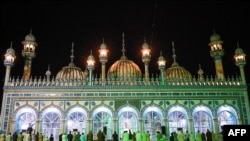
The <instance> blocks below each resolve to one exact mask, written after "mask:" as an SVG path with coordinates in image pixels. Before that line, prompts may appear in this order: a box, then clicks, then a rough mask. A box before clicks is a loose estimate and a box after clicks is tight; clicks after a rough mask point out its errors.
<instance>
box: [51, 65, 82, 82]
mask: <svg viewBox="0 0 250 141" xmlns="http://www.w3.org/2000/svg"><path fill="white" fill-rule="evenodd" d="M85 78H86V75H85V73H84V72H83V71H82V70H81V69H80V68H78V67H76V66H75V64H74V63H72V62H71V63H70V64H69V65H68V66H66V67H63V68H62V69H61V70H60V71H59V72H58V73H57V75H56V80H69V79H72V80H83V79H85Z"/></svg>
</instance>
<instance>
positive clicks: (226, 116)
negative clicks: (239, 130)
mask: <svg viewBox="0 0 250 141" xmlns="http://www.w3.org/2000/svg"><path fill="white" fill-rule="evenodd" d="M237 117H238V116H237V112H236V110H235V109H234V108H233V107H231V106H230V105H221V106H220V107H218V109H217V118H218V126H219V131H222V128H221V127H222V126H223V125H228V124H230V125H235V124H238V123H239V121H238V119H237Z"/></svg>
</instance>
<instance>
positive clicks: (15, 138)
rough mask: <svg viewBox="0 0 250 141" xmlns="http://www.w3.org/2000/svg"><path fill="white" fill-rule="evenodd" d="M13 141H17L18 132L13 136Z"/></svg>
mask: <svg viewBox="0 0 250 141" xmlns="http://www.w3.org/2000/svg"><path fill="white" fill-rule="evenodd" d="M13 141H17V133H16V132H15V133H14V134H13Z"/></svg>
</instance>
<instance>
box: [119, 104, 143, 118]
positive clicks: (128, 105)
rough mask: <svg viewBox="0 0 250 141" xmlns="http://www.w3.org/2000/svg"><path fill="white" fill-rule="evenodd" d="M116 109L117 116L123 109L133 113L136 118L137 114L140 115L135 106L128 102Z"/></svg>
mask: <svg viewBox="0 0 250 141" xmlns="http://www.w3.org/2000/svg"><path fill="white" fill-rule="evenodd" d="M117 111H118V113H117V115H118V117H119V115H120V114H121V113H122V112H124V111H131V112H133V113H135V114H136V116H137V118H139V116H140V112H139V110H138V109H137V108H136V107H135V106H133V105H130V104H125V105H122V106H120V107H119V108H118V109H117Z"/></svg>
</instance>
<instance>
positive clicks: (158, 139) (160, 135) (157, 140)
mask: <svg viewBox="0 0 250 141" xmlns="http://www.w3.org/2000/svg"><path fill="white" fill-rule="evenodd" d="M161 138H162V134H161V132H160V131H157V132H156V141H160V139H161Z"/></svg>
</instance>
